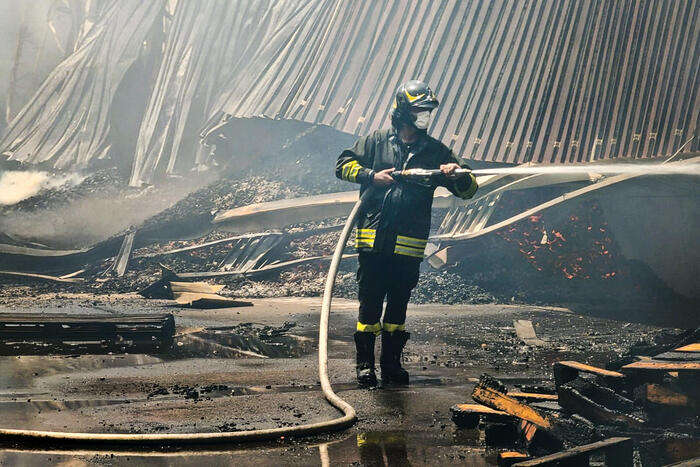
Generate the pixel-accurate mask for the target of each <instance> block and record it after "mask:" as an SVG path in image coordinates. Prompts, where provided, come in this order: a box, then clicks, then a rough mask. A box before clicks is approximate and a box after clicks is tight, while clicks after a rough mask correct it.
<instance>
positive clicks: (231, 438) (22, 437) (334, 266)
mask: <svg viewBox="0 0 700 467" xmlns="http://www.w3.org/2000/svg"><path fill="white" fill-rule="evenodd" d="M367 193H369V190H368V191H367V192H366V193H365V194H364V195H363V196H362V198H361V199H360V200H359V201H358V202H357V203H355V206H354V207H353V208H352V211H351V212H350V215H349V216H348V219H347V221H346V222H345V227H344V228H343V231H342V233H341V234H340V239H339V240H338V243H337V245H336V247H335V251H334V253H333V259H332V260H331V266H330V268H329V270H328V276H327V277H326V286H325V289H324V291H323V303H322V306H321V318H320V322H319V331H318V376H319V379H320V381H321V391H323V395H324V396H325V398H326V400H328V402H329V403H330V404H331V405H332V406H333V407H335V408H337V409H338V410H340V411H341V412H343V416H342V417H339V418H334V419H332V420H326V421H323V422H318V423H308V424H306V425H298V426H290V427H283V428H270V429H264V430H251V431H228V432H217V433H158V434H156V433H144V434H134V433H70V432H63V431H38V430H16V429H8V428H0V441H25V442H37V441H43V442H51V441H56V442H59V441H60V442H62V443H66V442H73V443H90V444H91V445H94V444H95V443H104V444H132V445H134V444H137V445H143V444H161V445H177V444H197V443H201V444H206V443H226V442H234V443H235V442H244V441H263V440H269V439H275V438H280V437H282V436H284V437H288V436H289V437H291V436H310V435H315V434H320V433H325V432H329V431H336V430H342V429H345V428H347V427H350V426H352V425H353V424H354V423H355V421H356V420H357V415H356V414H355V409H354V408H353V407H352V406H351V405H350V404H348V403H347V402H345V401H344V400H343V399H341V398H340V397H338V395H337V394H336V393H335V392H333V388H332V387H331V382H330V380H329V379H328V317H329V315H330V311H331V300H332V299H333V296H332V295H333V285H334V284H335V278H336V275H337V274H338V266H339V265H340V260H341V259H342V256H343V250H344V249H345V244H346V243H347V241H348V238H349V237H350V232H352V228H353V225H354V224H355V218H356V217H357V213H358V211H359V209H360V205H361V204H362V202H363V200H364V199H366V198H367Z"/></svg>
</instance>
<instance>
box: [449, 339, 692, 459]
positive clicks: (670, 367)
mask: <svg viewBox="0 0 700 467" xmlns="http://www.w3.org/2000/svg"><path fill="white" fill-rule="evenodd" d="M677 337H678V336H676V338H677ZM682 337H683V339H682V340H681V341H678V340H676V343H675V344H674V345H671V346H670V347H669V344H664V345H661V346H657V347H656V348H655V350H654V351H655V352H658V351H659V350H665V351H664V352H662V353H660V354H657V355H655V356H654V357H651V358H649V357H644V356H638V355H629V356H628V357H627V358H625V359H622V360H621V361H620V362H615V363H611V364H610V365H608V366H610V367H613V368H614V370H613V369H611V368H607V369H606V368H598V367H594V366H591V365H587V364H584V363H580V362H576V361H559V362H555V363H554V365H553V379H554V385H553V386H549V387H547V386H544V387H543V386H539V387H536V388H523V387H521V388H515V389H513V388H508V387H507V386H506V385H505V384H504V383H502V382H501V381H498V380H496V379H494V378H492V377H491V376H489V375H486V374H484V375H482V377H481V378H480V380H479V382H478V384H477V385H476V387H475V388H474V390H473V392H472V399H473V400H474V402H475V403H465V404H458V405H455V406H453V407H452V408H451V409H450V410H451V413H452V419H453V421H454V422H455V424H456V425H457V426H458V427H460V428H462V429H481V430H483V431H484V434H485V442H486V444H487V445H490V446H493V447H494V448H496V449H499V450H501V451H502V452H501V453H500V455H499V465H514V464H515V463H517V462H522V461H524V460H526V459H532V458H536V457H540V456H546V457H542V459H541V461H542V465H545V461H546V460H547V461H552V460H559V462H563V463H562V464H557V465H568V464H566V462H567V461H568V462H574V460H579V461H580V458H583V457H585V458H586V459H588V457H589V456H598V457H600V456H602V455H605V456H606V464H605V465H630V466H631V465H633V456H634V458H635V459H636V460H637V461H638V463H639V464H641V465H645V466H646V465H666V464H670V463H672V462H679V461H683V460H686V459H690V458H694V457H697V456H698V455H700V441H699V440H700V431H698V420H699V418H698V417H699V416H700V392H699V391H698V382H699V381H700V342H698V340H700V339H699V338H700V329H698V330H695V331H694V332H692V331H691V332H688V333H686V335H685V336H682ZM659 338H660V339H662V340H663V339H664V336H659ZM635 348H636V349H639V348H640V347H639V346H637V347H632V349H631V351H632V352H634V350H635ZM669 348H670V349H671V350H667V349H669ZM647 350H649V351H651V350H652V347H649V346H648V345H647ZM621 362H622V363H624V364H620V363H621ZM625 362H626V363H625ZM621 436H622V438H612V437H621ZM613 445H614V446H617V447H616V448H615V449H612V448H611V447H610V446H613ZM633 446H634V449H633ZM618 448H619V450H618ZM633 451H634V452H633ZM584 452H585V454H584ZM616 456H620V457H616ZM579 457H580V458H579ZM538 460H539V459H538ZM533 462H534V461H533ZM532 465H540V464H538V463H533V464H532ZM547 465H549V464H547ZM586 465H588V462H587V461H586Z"/></svg>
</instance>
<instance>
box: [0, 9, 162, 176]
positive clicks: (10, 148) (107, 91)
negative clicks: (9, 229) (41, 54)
mask: <svg viewBox="0 0 700 467" xmlns="http://www.w3.org/2000/svg"><path fill="white" fill-rule="evenodd" d="M163 5H164V2H163V1H162V0H161V1H149V2H141V1H139V0H111V1H110V2H109V3H108V4H107V5H106V6H105V7H104V9H103V10H101V14H100V16H99V21H98V22H97V23H96V24H94V25H92V27H90V28H89V29H87V28H86V27H85V25H83V26H84V27H83V28H82V29H81V32H82V33H84V36H81V37H79V38H78V41H79V42H78V43H77V44H76V46H75V51H74V52H73V53H72V54H70V55H69V56H68V57H67V58H66V59H65V60H64V61H62V62H61V63H60V64H59V65H58V66H57V67H56V68H55V69H54V70H53V71H52V72H51V74H50V75H49V76H48V77H47V78H46V80H45V81H44V83H43V84H42V85H41V87H40V88H39V90H38V91H37V92H36V94H34V96H33V97H32V99H31V100H30V101H29V102H28V103H27V104H26V105H25V106H24V108H23V109H22V110H21V111H20V112H19V113H18V114H17V116H16V117H15V118H14V119H13V120H12V122H11V123H10V125H9V128H8V131H7V133H6V134H5V135H4V138H3V139H2V141H1V142H0V149H1V150H2V153H3V154H6V155H9V156H10V157H11V158H12V159H14V160H17V161H20V162H25V163H30V164H39V163H48V164H50V165H52V166H53V167H56V168H62V169H77V168H85V167H87V166H88V165H89V164H90V163H91V162H93V161H94V160H96V159H102V158H105V157H107V156H108V155H109V151H110V146H111V142H110V140H109V138H108V136H109V131H110V120H111V119H112V118H114V117H115V116H114V115H112V114H111V112H112V104H113V98H114V96H115V94H116V93H117V90H118V88H119V86H120V85H121V84H122V79H123V77H124V75H125V74H126V73H127V71H128V69H129V67H130V66H131V65H132V64H133V63H134V62H135V61H136V60H137V59H138V57H139V55H140V53H141V51H142V45H143V43H144V41H145V40H146V38H147V36H148V34H149V33H150V32H151V30H152V26H153V24H154V22H155V20H156V19H157V18H160V17H161V13H162V10H163ZM92 19H94V18H92V17H89V16H88V17H86V21H92ZM145 85H147V83H145ZM134 136H135V135H134ZM129 156H130V155H129Z"/></svg>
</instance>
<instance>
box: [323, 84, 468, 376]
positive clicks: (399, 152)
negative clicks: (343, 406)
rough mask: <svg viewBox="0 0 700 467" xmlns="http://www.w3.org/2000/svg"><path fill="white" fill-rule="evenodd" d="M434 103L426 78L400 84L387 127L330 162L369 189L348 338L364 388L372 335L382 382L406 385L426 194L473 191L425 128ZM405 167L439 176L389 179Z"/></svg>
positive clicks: (426, 227)
mask: <svg viewBox="0 0 700 467" xmlns="http://www.w3.org/2000/svg"><path fill="white" fill-rule="evenodd" d="M438 104H439V103H438V100H437V98H436V97H435V94H434V93H433V91H432V90H431V89H430V88H429V87H428V86H427V85H426V84H425V83H423V82H421V81H416V80H412V81H408V82H406V83H404V84H402V85H401V86H400V87H399V89H398V91H397V92H396V96H395V99H394V106H393V109H392V111H391V128H389V129H385V130H376V131H374V132H373V133H371V134H370V135H369V136H365V137H363V138H360V139H358V140H357V141H356V142H355V145H354V146H353V147H351V148H349V149H346V150H344V151H343V152H342V153H341V154H340V156H339V157H338V162H337V164H336V168H335V174H336V176H337V177H338V178H340V179H342V180H346V181H349V182H354V183H358V184H360V192H361V194H363V193H364V192H365V191H367V190H370V188H371V191H370V193H368V195H367V196H368V198H366V199H365V202H364V203H363V205H362V207H361V211H360V213H359V215H358V224H357V232H356V240H355V247H356V248H357V250H358V253H359V255H358V256H359V259H358V260H359V267H358V270H357V282H358V287H359V293H358V298H359V301H360V309H359V317H358V320H357V332H355V334H354V338H355V345H356V349H357V365H356V369H357V381H358V383H359V384H360V386H363V387H371V386H376V384H377V376H376V374H375V368H374V343H375V339H376V336H378V335H379V334H381V338H382V346H381V354H380V360H379V363H380V367H381V377H382V383H383V384H385V385H389V384H397V385H405V384H408V381H409V376H408V372H406V370H405V369H403V368H402V367H401V354H402V352H403V349H404V346H405V345H406V342H407V341H408V339H409V337H410V334H409V333H408V332H406V330H405V325H404V322H405V321H406V307H407V306H408V301H409V299H410V297H411V290H412V289H413V288H414V287H415V286H416V285H417V283H418V274H419V268H420V263H421V261H422V260H423V254H424V250H425V247H426V245H427V243H428V235H429V232H430V216H431V207H432V204H433V193H434V191H435V188H436V187H437V186H444V187H446V188H447V189H448V190H450V191H451V192H452V193H453V194H454V195H456V196H458V197H460V198H463V199H468V198H471V197H472V196H473V195H474V193H475V192H476V189H477V184H476V179H475V178H474V176H473V175H471V174H467V175H462V176H458V175H457V174H455V170H456V169H458V168H460V165H459V163H458V161H457V158H456V157H455V156H454V154H453V153H452V151H451V150H450V149H449V148H448V147H447V146H445V145H444V144H442V143H441V142H440V141H438V140H436V139H435V138H432V137H431V136H429V135H428V133H427V129H428V125H429V124H430V116H431V112H432V111H433V110H435V108H437V106H438ZM462 167H465V168H468V167H467V166H465V165H463V166H462ZM410 168H422V169H438V168H439V169H440V171H441V172H442V174H441V177H440V178H439V179H438V180H437V181H433V182H430V183H424V184H420V183H411V182H408V181H400V180H396V179H394V178H393V177H392V172H393V171H395V170H404V169H410ZM385 298H386V310H384V319H383V323H382V322H381V318H382V308H383V305H384V299H385Z"/></svg>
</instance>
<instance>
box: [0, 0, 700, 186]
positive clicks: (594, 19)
mask: <svg viewBox="0 0 700 467" xmlns="http://www.w3.org/2000/svg"><path fill="white" fill-rule="evenodd" d="M162 5H163V4H162V2H145V3H143V2H133V1H123V2H112V3H111V5H110V10H109V11H108V12H107V13H105V15H104V18H105V19H104V20H103V24H102V27H101V28H97V29H95V30H93V32H92V34H91V37H93V39H94V40H93V41H87V44H86V46H85V47H84V48H81V49H79V50H77V51H76V52H75V53H74V54H73V55H71V56H70V57H69V58H68V59H67V60H66V61H65V62H64V63H62V64H61V65H59V67H58V68H57V69H56V71H55V72H54V73H52V75H51V76H50V77H49V79H48V80H47V81H46V83H45V84H44V86H42V89H41V90H40V91H39V93H38V94H37V96H35V98H34V99H33V101H32V102H31V103H30V104H29V105H28V106H27V107H25V109H24V110H23V111H22V115H21V118H18V119H15V121H14V122H13V124H12V130H11V131H10V133H9V134H8V135H7V136H6V137H5V139H4V140H3V142H2V143H1V144H0V149H3V150H4V152H5V153H9V154H11V155H12V157H13V158H15V159H18V160H22V161H27V162H41V161H54V165H55V166H57V167H74V166H84V165H86V164H87V163H88V162H90V161H91V160H92V159H94V158H99V157H103V156H104V154H105V151H107V150H108V143H107V140H108V139H107V137H106V134H107V132H108V125H105V121H106V115H107V114H108V113H109V105H110V96H111V95H113V94H112V93H113V91H114V87H116V85H117V84H118V83H119V80H120V79H121V77H122V76H123V68H124V66H126V65H128V64H129V63H130V60H133V55H134V54H135V50H137V49H138V48H137V47H136V46H135V44H136V43H138V40H142V39H143V37H144V34H145V33H146V32H145V31H146V30H147V29H148V26H147V25H148V24H150V22H152V21H155V20H156V18H157V17H158V12H159V11H162ZM698 15H700V8H699V6H698V0H679V1H676V2H667V1H663V0H650V1H645V2H637V1H633V0H621V1H618V2H604V1H590V2H578V1H575V0H562V1H559V2H547V1H535V0H531V1H513V0H500V1H490V0H469V1H457V0H434V1H430V2H420V1H405V0H377V1H373V2H366V1H348V0H306V1H302V0H265V1H255V0H237V1H233V0H231V1H227V0H202V1H198V2H189V1H188V2H177V5H176V8H175V11H174V15H173V18H172V23H170V25H169V33H168V38H167V40H166V43H165V46H164V48H163V50H164V53H163V57H162V64H161V69H160V71H159V73H158V77H157V79H156V82H155V85H154V90H153V93H152V95H151V97H150V99H149V102H148V106H147V109H146V111H145V115H144V118H143V120H142V122H141V127H140V130H139V132H138V142H137V145H136V152H135V155H134V156H133V160H132V159H131V157H132V155H131V154H124V155H120V157H128V158H129V160H128V161H127V162H128V163H130V164H132V167H133V168H132V177H131V183H132V184H134V185H138V184H141V183H144V182H151V181H152V180H153V178H154V177H155V176H156V175H161V174H164V173H166V174H167V173H182V172H184V171H186V170H189V169H191V168H193V167H195V166H196V165H198V164H201V163H203V162H204V155H203V153H202V151H201V149H200V148H199V147H198V146H197V144H196V141H197V136H198V133H199V130H200V129H201V128H206V127H210V126H212V125H214V124H216V123H218V122H220V121H222V120H224V119H226V118H232V117H233V118H251V117H259V116H267V117H270V118H273V119H293V120H299V121H303V122H307V123H310V124H325V125H329V126H332V127H334V128H336V129H339V130H341V131H344V132H348V133H351V134H358V135H359V134H364V133H367V132H369V131H370V130H371V129H374V128H379V127H384V126H387V125H388V124H389V118H388V114H389V109H390V106H391V102H392V98H393V94H394V91H395V89H396V87H397V85H398V84H399V83H400V82H402V81H405V80H407V79H410V78H419V79H423V80H425V81H427V82H429V83H430V85H431V86H432V87H433V89H434V90H435V91H436V93H437V95H438V97H439V99H440V100H441V106H440V108H439V109H438V111H437V112H436V115H435V119H434V122H433V124H432V128H431V132H432V134H433V135H435V136H436V137H438V138H440V139H442V140H443V141H445V142H446V143H447V144H448V145H450V146H451V147H452V148H453V149H454V150H455V152H456V153H457V154H459V155H461V156H463V157H467V158H471V159H476V160H487V161H499V162H514V163H518V162H523V161H530V160H533V161H538V162H546V163H569V162H576V161H587V160H592V159H600V158H615V157H649V156H655V155H661V154H668V153H671V152H673V151H675V150H676V149H677V148H678V147H679V146H680V145H681V144H682V143H683V142H684V141H686V140H687V139H688V138H689V136H690V135H692V134H694V133H696V132H697V127H698V123H699V120H700V106H699V105H698V100H699V97H698V90H699V89H700V74H699V73H698V70H699V69H700V63H698V62H699V61H700V21H699V18H698ZM136 26H137V27H136ZM98 50H99V51H102V52H98ZM107 50H109V51H110V53H109V54H108V55H106V52H105V51H107ZM100 53H103V55H100ZM122 54H123V55H124V57H121V58H120V55H122ZM96 57H101V58H99V59H98V58H96ZM64 76H65V78H64ZM64 82H65V84H64ZM47 109H48V110H47ZM134 139H136V135H134ZM699 139H700V138H696V140H695V141H694V142H693V148H697V147H698V140H699ZM693 148H689V149H691V150H692V149H693Z"/></svg>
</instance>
